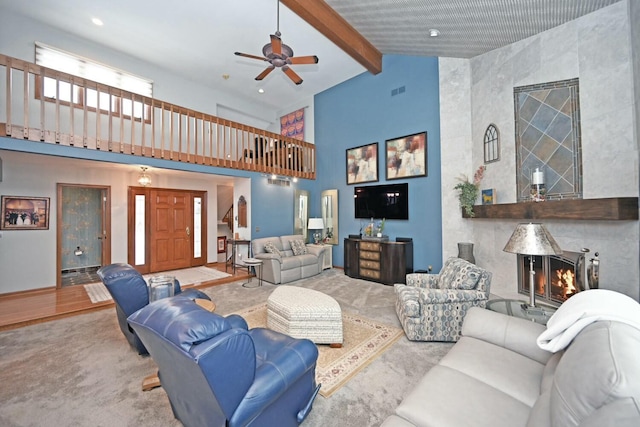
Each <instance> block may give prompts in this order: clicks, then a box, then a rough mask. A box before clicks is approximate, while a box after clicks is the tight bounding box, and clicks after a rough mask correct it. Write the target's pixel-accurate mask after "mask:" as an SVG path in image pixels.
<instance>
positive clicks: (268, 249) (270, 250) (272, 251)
mask: <svg viewBox="0 0 640 427" xmlns="http://www.w3.org/2000/svg"><path fill="white" fill-rule="evenodd" d="M264 250H265V251H266V252H268V253H270V254H275V255H278V256H279V257H281V256H282V251H280V249H278V248H277V247H276V245H275V244H274V243H273V242H271V241H269V242H267V243H265V244H264Z"/></svg>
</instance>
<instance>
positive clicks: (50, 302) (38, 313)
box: [0, 264, 249, 331]
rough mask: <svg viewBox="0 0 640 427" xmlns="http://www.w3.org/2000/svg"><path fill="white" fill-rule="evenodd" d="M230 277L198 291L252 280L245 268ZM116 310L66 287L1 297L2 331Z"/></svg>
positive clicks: (220, 266) (78, 289)
mask: <svg viewBox="0 0 640 427" xmlns="http://www.w3.org/2000/svg"><path fill="white" fill-rule="evenodd" d="M207 267H210V268H216V269H218V270H220V271H224V270H225V266H224V264H210V265H207ZM227 273H230V274H231V276H229V277H225V278H223V279H219V280H214V281H211V282H205V283H201V284H199V285H197V286H194V287H196V288H207V287H210V286H216V285H220V284H223V283H229V282H235V281H237V280H243V279H245V278H248V277H249V275H248V274H247V270H246V269H243V268H241V269H236V273H235V274H233V271H232V269H231V268H229V271H227ZM186 287H189V286H186ZM113 306H114V303H113V301H105V302H100V303H96V304H94V303H92V302H91V300H90V299H89V296H88V295H87V292H86V291H85V290H84V286H82V285H75V286H66V287H63V288H60V289H56V288H55V287H51V288H45V289H37V290H33V291H25V292H16V293H12V294H5V295H0V331H6V330H9V329H15V328H20V327H22V326H27V325H31V324H34V323H41V322H48V321H50V320H56V319H61V318H64V317H69V316H75V315H78V314H82V313H88V312H92V311H96V310H104V309H108V308H110V309H113Z"/></svg>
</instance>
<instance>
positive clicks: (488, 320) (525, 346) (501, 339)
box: [462, 307, 552, 364]
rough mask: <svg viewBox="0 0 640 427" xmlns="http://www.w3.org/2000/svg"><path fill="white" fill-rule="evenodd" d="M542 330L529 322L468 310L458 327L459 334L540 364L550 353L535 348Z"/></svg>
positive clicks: (478, 310)
mask: <svg viewBox="0 0 640 427" xmlns="http://www.w3.org/2000/svg"><path fill="white" fill-rule="evenodd" d="M545 329H546V327H545V326H544V325H541V324H539V323H534V322H532V321H530V320H526V319H520V318H518V317H513V316H508V315H506V314H502V313H497V312H494V311H490V310H487V309H484V308H479V307H472V308H470V309H469V311H468V312H467V315H466V317H465V318H464V323H463V324H462V335H463V336H466V337H472V338H477V339H479V340H482V341H486V342H489V343H491V344H495V345H498V346H500V347H504V348H506V349H508V350H511V351H515V352H516V353H520V354H522V355H523V356H526V357H528V358H530V359H533V360H535V361H537V362H540V363H542V364H545V363H547V360H549V357H551V355H552V353H550V352H548V351H545V350H542V349H541V348H540V347H538V344H537V342H536V339H537V338H538V335H540V334H541V333H542V332H543V331H544V330H545Z"/></svg>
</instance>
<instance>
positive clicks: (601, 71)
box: [439, 1, 640, 300]
mask: <svg viewBox="0 0 640 427" xmlns="http://www.w3.org/2000/svg"><path fill="white" fill-rule="evenodd" d="M638 14H640V5H639V4H637V3H636V2H628V1H621V2H619V3H616V4H614V5H612V6H609V7H606V8H603V9H601V10H599V11H598V12H595V13H591V14H589V15H585V16H584V17H582V18H580V19H577V20H574V21H571V22H568V23H566V24H564V25H561V26H558V27H556V28H553V29H550V30H548V31H545V32H544V33H541V34H538V35H536V36H533V37H530V38H528V39H525V40H522V41H520V42H517V43H513V44H511V45H509V46H506V47H504V48H500V49H495V50H493V51H491V52H488V53H486V54H484V55H479V56H477V57H474V58H471V59H468V60H467V59H455V58H440V59H439V79H440V126H441V128H440V133H441V144H440V149H441V164H442V165H443V167H442V173H441V180H442V193H441V194H442V212H443V215H442V221H443V224H442V242H443V247H442V254H443V259H447V258H448V257H449V256H455V255H456V253H457V246H456V242H460V241H472V242H474V243H475V248H474V255H475V258H476V262H477V264H478V265H480V266H481V267H483V268H486V269H488V270H489V271H491V272H492V273H493V279H492V285H491V293H492V294H494V295H497V296H499V297H502V298H514V299H522V300H526V296H524V295H521V294H519V293H518V290H517V262H516V259H517V255H515V254H510V253H506V252H503V251H502V249H503V248H504V246H505V244H506V243H507V241H508V240H509V237H510V236H511V234H512V232H513V230H514V229H515V227H516V225H517V224H518V223H520V222H526V220H523V219H516V218H514V219H473V220H469V219H464V218H462V215H461V214H460V207H459V203H458V200H457V198H456V193H455V191H454V190H453V187H454V186H455V185H456V184H457V183H458V180H457V179H458V177H459V176H460V174H467V175H469V174H472V173H473V171H474V170H475V169H477V167H478V165H480V164H482V159H483V152H482V144H479V143H478V141H482V135H483V134H484V130H485V129H486V127H487V124H489V123H493V124H495V125H496V126H497V127H498V128H499V129H500V131H501V133H500V136H501V153H500V158H501V160H500V161H499V162H496V163H492V164H490V165H488V168H487V171H486V173H485V178H484V180H483V182H482V185H481V188H493V189H495V190H496V193H497V198H498V203H515V202H516V200H517V195H516V188H515V187H516V185H515V176H516V164H515V159H516V153H515V137H514V132H513V129H514V128H513V126H514V104H513V88H514V87H518V86H524V85H530V84H537V83H544V82H551V81H558V80H563V79H568V78H575V77H578V78H579V79H580V107H581V130H582V135H583V140H582V150H583V152H582V167H583V177H584V182H583V184H584V187H583V198H585V199H594V198H602V197H624V196H631V197H637V196H638V193H639V187H640V186H639V184H638V183H639V182H640V180H639V178H638V140H637V137H636V132H637V130H638V128H639V125H640V124H639V123H638V120H637V118H638V116H637V114H636V111H635V109H634V93H636V92H637V91H638V90H640V87H638V86H637V85H634V83H633V82H634V81H635V80H636V79H634V68H633V67H631V66H630V64H631V63H632V59H631V58H630V57H629V55H630V52H633V51H634V49H638V48H640V31H636V30H634V28H635V27H634V26H632V25H631V23H632V22H633V19H634V16H637V15H638ZM594 29H597V31H594ZM630 35H631V36H630ZM634 90H635V91H636V92H634ZM637 99H640V94H637ZM487 100H491V102H490V103H489V104H487V102H486V101H487ZM604 141H607V144H606V146H605V145H603V142H604ZM605 147H606V149H605ZM614 164H615V167H613V165H614ZM543 203H548V202H543ZM538 222H541V223H543V224H544V225H545V226H546V227H547V229H548V230H549V232H550V233H551V235H552V236H553V237H554V238H555V239H556V241H557V242H558V244H559V245H560V247H562V248H563V249H566V250H569V251H574V252H579V251H580V250H581V249H582V248H584V247H586V248H589V249H590V250H591V253H592V254H593V253H594V252H599V253H600V288H601V289H611V290H615V291H619V292H622V293H624V294H627V295H629V296H630V297H632V298H634V299H635V300H638V299H639V297H640V279H639V276H640V262H639V261H640V229H639V222H638V221H637V220H619V221H612V220H582V219H580V220H576V219H564V220H560V219H549V220H546V219H545V220H540V221H538Z"/></svg>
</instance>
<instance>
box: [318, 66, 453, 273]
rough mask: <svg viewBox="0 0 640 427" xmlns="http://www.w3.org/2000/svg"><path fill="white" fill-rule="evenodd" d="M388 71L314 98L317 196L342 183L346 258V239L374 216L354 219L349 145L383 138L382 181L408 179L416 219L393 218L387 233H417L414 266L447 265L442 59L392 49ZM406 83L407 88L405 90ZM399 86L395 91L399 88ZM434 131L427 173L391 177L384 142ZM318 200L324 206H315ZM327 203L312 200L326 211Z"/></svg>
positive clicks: (336, 256)
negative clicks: (444, 254)
mask: <svg viewBox="0 0 640 427" xmlns="http://www.w3.org/2000/svg"><path fill="white" fill-rule="evenodd" d="M382 70H383V71H382V73H380V74H378V75H372V74H370V73H364V74H361V75H359V76H356V77H354V78H353V79H351V80H348V81H346V82H344V83H342V84H339V85H337V86H334V87H333V88H331V89H328V90H326V91H324V92H322V93H320V94H318V95H316V97H315V102H314V108H315V144H316V150H317V158H318V175H317V180H316V182H315V191H314V192H313V193H312V200H316V199H318V200H319V199H320V192H321V191H322V190H326V189H332V188H337V189H338V199H339V205H338V208H339V241H340V244H339V246H337V247H335V248H334V251H333V264H334V265H336V266H343V264H344V243H343V241H344V238H345V237H347V236H348V235H349V234H359V232H360V229H361V227H363V225H365V224H366V223H367V222H368V221H367V220H360V219H355V218H354V202H353V189H354V187H355V186H354V185H347V179H346V150H347V149H349V148H353V147H358V146H361V145H366V144H371V143H373V142H377V143H378V150H379V151H378V178H379V180H378V182H377V183H366V184H361V185H376V184H383V183H401V182H407V183H409V220H408V221H407V220H387V221H386V226H385V230H384V234H387V235H389V238H390V239H392V240H395V238H396V237H412V238H413V242H414V262H413V264H414V269H426V268H427V266H428V265H432V266H433V267H434V271H439V269H440V266H441V263H442V215H441V212H442V209H441V198H440V188H441V179H440V106H439V81H438V59H437V58H431V57H410V56H397V55H385V56H384V57H383V60H382ZM402 88H404V90H403V89H402ZM394 90H395V91H397V94H396V95H393V96H392V92H393V91H394ZM423 131H426V132H427V176H426V177H418V178H410V179H394V180H392V181H387V180H386V164H385V163H386V162H385V159H386V152H385V141H386V140H388V139H395V138H399V137H403V136H406V135H410V134H414V133H418V132H423ZM316 205H317V206H316ZM319 210H320V203H319V202H318V203H317V204H316V203H314V204H312V206H311V213H312V215H314V216H315V215H319V213H320V212H319Z"/></svg>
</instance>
